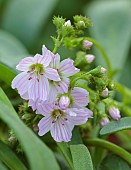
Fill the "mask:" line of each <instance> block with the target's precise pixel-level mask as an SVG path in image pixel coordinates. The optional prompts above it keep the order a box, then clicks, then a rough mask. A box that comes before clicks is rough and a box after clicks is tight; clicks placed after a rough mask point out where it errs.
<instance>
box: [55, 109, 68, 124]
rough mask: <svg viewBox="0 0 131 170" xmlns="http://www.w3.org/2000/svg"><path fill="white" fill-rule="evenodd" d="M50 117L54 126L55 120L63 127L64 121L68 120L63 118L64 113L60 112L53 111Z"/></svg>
mask: <svg viewBox="0 0 131 170" xmlns="http://www.w3.org/2000/svg"><path fill="white" fill-rule="evenodd" d="M52 117H53V121H52V124H54V123H55V122H56V121H57V120H59V121H60V123H61V124H62V126H64V125H65V123H64V122H65V121H67V120H68V119H67V118H66V117H65V113H64V112H63V111H61V110H54V111H53V112H52Z"/></svg>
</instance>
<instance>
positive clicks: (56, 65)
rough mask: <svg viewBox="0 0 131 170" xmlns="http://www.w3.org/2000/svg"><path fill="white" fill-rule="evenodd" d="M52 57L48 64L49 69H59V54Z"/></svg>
mask: <svg viewBox="0 0 131 170" xmlns="http://www.w3.org/2000/svg"><path fill="white" fill-rule="evenodd" d="M52 57H53V58H52V61H51V63H50V66H51V68H54V69H59V67H60V56H59V54H55V55H53V56H52Z"/></svg>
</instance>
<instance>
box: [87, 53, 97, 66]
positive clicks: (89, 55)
mask: <svg viewBox="0 0 131 170" xmlns="http://www.w3.org/2000/svg"><path fill="white" fill-rule="evenodd" d="M85 59H86V61H87V63H88V64H90V63H92V62H93V61H94V60H95V56H94V55H92V54H87V55H86V56H85Z"/></svg>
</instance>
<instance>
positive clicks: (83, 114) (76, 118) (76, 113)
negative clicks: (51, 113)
mask: <svg viewBox="0 0 131 170" xmlns="http://www.w3.org/2000/svg"><path fill="white" fill-rule="evenodd" d="M67 113H68V115H69V118H68V117H67V118H68V119H70V121H71V122H72V123H73V124H74V125H81V124H84V123H86V121H87V120H88V118H90V117H91V115H92V114H93V113H92V111H91V110H89V109H78V108H68V109H67Z"/></svg>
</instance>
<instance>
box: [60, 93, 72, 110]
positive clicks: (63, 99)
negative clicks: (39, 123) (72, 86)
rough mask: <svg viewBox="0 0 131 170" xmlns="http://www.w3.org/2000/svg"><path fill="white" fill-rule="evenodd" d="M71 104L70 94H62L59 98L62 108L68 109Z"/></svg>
mask: <svg viewBox="0 0 131 170" xmlns="http://www.w3.org/2000/svg"><path fill="white" fill-rule="evenodd" d="M69 104H70V99H69V97H68V96H61V98H60V100H59V106H60V108H61V109H62V110H64V109H66V108H67V107H68V106H69Z"/></svg>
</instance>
